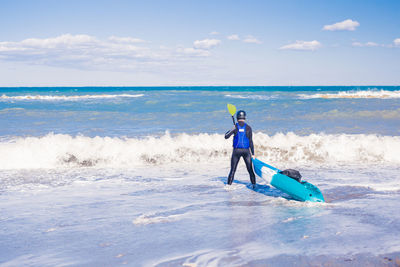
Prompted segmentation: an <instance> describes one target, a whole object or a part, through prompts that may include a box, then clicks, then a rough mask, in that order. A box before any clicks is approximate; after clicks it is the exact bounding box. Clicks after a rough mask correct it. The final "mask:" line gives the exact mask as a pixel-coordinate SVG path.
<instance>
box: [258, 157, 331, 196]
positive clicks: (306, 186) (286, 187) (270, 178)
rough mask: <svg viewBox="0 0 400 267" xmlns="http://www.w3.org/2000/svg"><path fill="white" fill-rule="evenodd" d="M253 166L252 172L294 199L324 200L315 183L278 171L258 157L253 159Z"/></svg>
mask: <svg viewBox="0 0 400 267" xmlns="http://www.w3.org/2000/svg"><path fill="white" fill-rule="evenodd" d="M253 166H254V172H255V173H256V174H257V175H258V176H260V177H261V178H263V179H264V180H266V181H267V182H268V183H269V184H270V185H272V186H273V187H276V188H278V189H279V190H281V191H283V192H285V193H286V194H288V195H289V196H291V197H293V198H294V199H296V200H300V201H311V202H325V200H324V197H323V196H322V193H321V191H320V190H319V189H318V187H316V186H315V185H312V184H310V183H309V182H306V181H301V182H298V181H296V180H295V179H293V178H290V177H289V176H286V175H283V174H281V173H279V172H280V170H279V169H277V168H275V167H273V166H271V165H268V164H266V163H264V162H262V161H261V160H259V159H253Z"/></svg>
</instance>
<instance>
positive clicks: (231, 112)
mask: <svg viewBox="0 0 400 267" xmlns="http://www.w3.org/2000/svg"><path fill="white" fill-rule="evenodd" d="M227 106H228V111H229V113H230V114H231V116H232V121H233V125H236V124H235V118H234V117H233V116H235V113H236V107H235V106H234V105H232V104H228V105H227Z"/></svg>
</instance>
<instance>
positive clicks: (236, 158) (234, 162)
mask: <svg viewBox="0 0 400 267" xmlns="http://www.w3.org/2000/svg"><path fill="white" fill-rule="evenodd" d="M239 159H240V155H239V153H237V151H236V149H233V152H232V157H231V171H230V172H229V176H228V184H229V185H230V184H232V182H233V177H234V176H235V172H236V167H237V165H238V163H239Z"/></svg>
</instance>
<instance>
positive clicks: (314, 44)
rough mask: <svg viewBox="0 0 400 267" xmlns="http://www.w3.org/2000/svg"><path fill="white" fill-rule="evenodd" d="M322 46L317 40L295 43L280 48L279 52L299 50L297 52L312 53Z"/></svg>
mask: <svg viewBox="0 0 400 267" xmlns="http://www.w3.org/2000/svg"><path fill="white" fill-rule="evenodd" d="M321 46H322V45H321V43H320V42H318V41H317V40H314V41H309V42H307V41H296V42H295V43H293V44H288V45H284V46H282V47H280V48H279V49H281V50H299V51H314V50H317V49H318V48H320V47H321Z"/></svg>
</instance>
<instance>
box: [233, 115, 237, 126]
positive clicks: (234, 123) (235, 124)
mask: <svg viewBox="0 0 400 267" xmlns="http://www.w3.org/2000/svg"><path fill="white" fill-rule="evenodd" d="M232 121H233V125H236V123H235V118H234V117H233V116H232Z"/></svg>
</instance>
